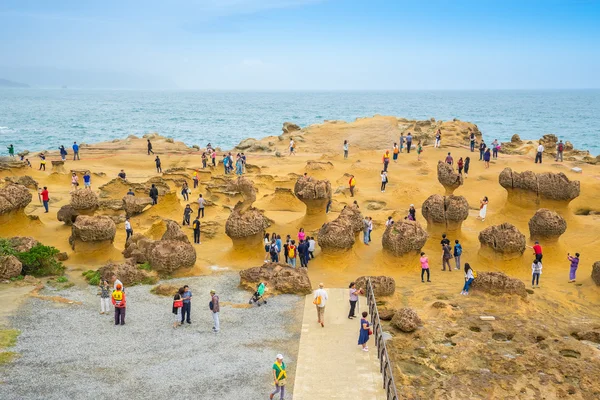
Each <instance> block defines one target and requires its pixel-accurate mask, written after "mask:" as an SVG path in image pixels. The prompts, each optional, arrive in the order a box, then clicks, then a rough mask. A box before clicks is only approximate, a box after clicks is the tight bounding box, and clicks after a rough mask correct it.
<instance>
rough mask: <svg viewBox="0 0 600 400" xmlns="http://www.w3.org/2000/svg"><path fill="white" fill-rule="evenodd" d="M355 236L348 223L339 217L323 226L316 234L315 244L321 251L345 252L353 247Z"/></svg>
mask: <svg viewBox="0 0 600 400" xmlns="http://www.w3.org/2000/svg"><path fill="white" fill-rule="evenodd" d="M355 236H356V235H355V234H354V232H353V230H352V229H351V227H350V226H349V224H348V221H347V220H345V219H343V220H341V219H340V217H338V218H336V219H334V220H333V221H331V222H327V223H325V224H323V226H322V227H321V229H319V233H318V234H317V242H318V243H319V247H321V249H323V250H330V249H337V250H347V249H351V248H352V246H354V242H355V241H356V239H355Z"/></svg>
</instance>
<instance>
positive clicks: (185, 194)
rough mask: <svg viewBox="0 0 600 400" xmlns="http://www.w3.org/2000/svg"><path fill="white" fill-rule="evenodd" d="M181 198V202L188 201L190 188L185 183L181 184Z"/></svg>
mask: <svg viewBox="0 0 600 400" xmlns="http://www.w3.org/2000/svg"><path fill="white" fill-rule="evenodd" d="M181 196H183V200H185V201H188V200H189V199H190V188H189V186H188V184H187V182H183V185H181Z"/></svg>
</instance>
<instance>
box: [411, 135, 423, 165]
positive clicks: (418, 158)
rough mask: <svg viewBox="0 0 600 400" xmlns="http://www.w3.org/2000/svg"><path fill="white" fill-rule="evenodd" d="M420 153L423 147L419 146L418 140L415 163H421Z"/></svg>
mask: <svg viewBox="0 0 600 400" xmlns="http://www.w3.org/2000/svg"><path fill="white" fill-rule="evenodd" d="M409 153H410V151H409ZM421 153H423V146H422V145H421V141H420V140H419V143H417V161H421Z"/></svg>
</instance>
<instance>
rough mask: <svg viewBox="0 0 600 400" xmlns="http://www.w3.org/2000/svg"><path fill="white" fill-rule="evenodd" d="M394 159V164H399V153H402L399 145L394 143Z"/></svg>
mask: <svg viewBox="0 0 600 400" xmlns="http://www.w3.org/2000/svg"><path fill="white" fill-rule="evenodd" d="M392 153H393V155H392V158H393V159H394V162H395V163H397V162H398V153H400V149H399V148H398V143H394V149H393V150H392Z"/></svg>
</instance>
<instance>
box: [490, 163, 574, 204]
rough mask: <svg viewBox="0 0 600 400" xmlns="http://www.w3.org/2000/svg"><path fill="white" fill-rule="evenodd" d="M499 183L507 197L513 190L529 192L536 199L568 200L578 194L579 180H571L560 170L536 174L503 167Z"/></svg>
mask: <svg viewBox="0 0 600 400" xmlns="http://www.w3.org/2000/svg"><path fill="white" fill-rule="evenodd" d="M498 181H499V182H500V185H501V186H502V187H503V188H505V189H506V190H507V191H508V194H509V198H510V195H511V194H512V191H513V190H524V191H526V192H531V193H532V194H533V195H535V196H536V197H537V198H538V199H539V198H542V199H548V200H557V201H566V202H570V201H571V200H573V199H575V198H576V197H578V196H579V191H580V187H579V181H571V180H569V178H567V176H566V175H565V174H563V173H562V172H559V173H554V172H544V173H541V174H536V173H534V172H532V171H525V172H521V173H519V172H514V171H513V170H512V169H511V168H504V170H503V171H502V172H501V173H500V176H499V177H498Z"/></svg>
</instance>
